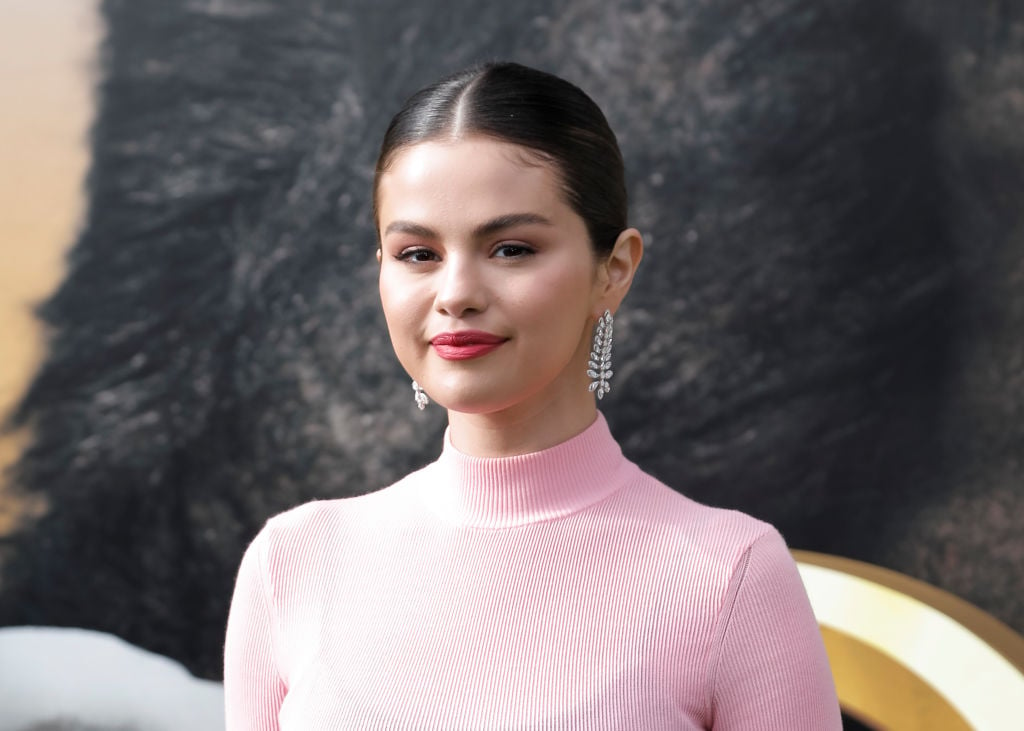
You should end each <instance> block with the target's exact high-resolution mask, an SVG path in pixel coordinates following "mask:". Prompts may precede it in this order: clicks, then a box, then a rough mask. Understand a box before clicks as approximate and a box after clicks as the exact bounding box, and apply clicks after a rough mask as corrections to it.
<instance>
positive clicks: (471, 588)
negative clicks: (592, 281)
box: [224, 415, 841, 731]
mask: <svg viewBox="0 0 1024 731" xmlns="http://www.w3.org/2000/svg"><path fill="white" fill-rule="evenodd" d="M224 689H225V694H226V695H225V701H226V711H227V728H228V729H229V731H265V730H266V731H269V730H270V729H287V730H295V731H298V730H299V729H301V730H302V731H326V730H327V729H331V730H334V729H380V730H387V731H406V730H410V731H411V730H412V729H437V730H443V731H455V730H457V729H517V730H522V731H525V730H527V729H530V730H534V729H535V730H541V729H543V730H544V731H556V730H558V731H562V730H566V731H568V730H569V729H604V730H607V731H623V730H636V731H660V730H662V729H665V730H667V729H678V730H682V729H716V731H717V730H722V729H749V730H756V731H772V730H778V731H802V730H804V729H806V730H807V731H829V730H831V729H840V727H841V726H840V719H839V705H838V703H837V701H836V694H835V689H834V687H833V684H832V677H831V674H830V672H829V667H828V661H827V658H826V656H825V651H824V648H823V646H822V642H821V637H820V635H819V633H818V628H817V625H816V623H815V620H814V616H813V615H812V613H811V608H810V605H809V603H808V601H807V595H806V594H805V592H804V589H803V586H802V584H801V583H800V578H799V575H798V574H797V570H796V566H795V564H794V563H793V559H792V558H791V557H790V554H789V552H788V551H787V549H786V545H785V543H784V542H783V540H782V538H781V537H780V536H779V534H778V532H776V531H775V530H774V529H773V528H772V527H771V526H769V525H767V524H765V523H762V522H760V521H758V520H755V519H753V518H750V517H748V516H746V515H743V514H742V513H738V512H733V511H727V510H719V509H715V508H709V507H706V506H703V505H700V504H698V503H695V502H693V501H692V500H689V499H687V498H685V497H683V496H682V495H679V494H678V493H675V492H673V491H672V490H671V489H670V488H668V487H666V486H665V485H663V484H662V483H660V482H658V481H657V480H655V479H654V478H652V477H650V476H649V475H646V474H644V473H643V472H641V471H640V469H638V468H637V467H636V465H634V464H633V463H631V462H629V461H628V460H626V459H625V458H624V457H623V455H622V452H621V451H620V449H619V446H618V444H617V443H616V442H615V440H614V439H613V438H612V436H611V434H610V432H609V431H608V426H607V424H606V422H605V420H604V418H603V417H602V416H600V415H599V416H598V418H597V421H595V422H594V424H593V425H592V426H591V427H589V428H588V429H587V430H586V431H584V432H583V433H582V434H579V435H578V436H576V437H574V438H572V439H570V440H569V441H567V442H564V443H562V444H559V445H557V446H555V447H552V448H551V449H547V450H544V451H542V452H537V453H534V454H526V455H522V456H516V457H507V458H498V459H480V458H474V457H470V456H467V455H464V454H461V453H459V452H458V451H456V449H455V448H454V447H453V446H452V445H451V444H450V442H449V441H448V439H447V438H446V439H445V446H444V449H443V452H442V454H441V456H440V458H439V459H438V460H437V461H436V462H434V463H433V464H431V465H429V466H427V467H425V468H423V469H422V470H419V471H418V472H415V473H413V474H411V475H409V476H408V477H406V478H405V479H403V480H401V481H400V482H397V483H396V484H394V485H392V486H391V487H388V488H386V489H384V490H380V491H379V492H375V493H371V494H368V495H363V496H361V497H355V498H347V499H341V500H325V501H319V502H313V503H309V504H307V505H303V506H301V507H299V508H296V509H294V510H291V511H289V512H286V513H283V514H281V515H278V516H277V517H275V518H272V519H271V520H270V521H269V522H268V523H267V525H266V526H265V527H264V529H263V530H262V531H261V532H260V534H259V535H258V536H257V537H256V539H255V540H254V541H253V542H252V545H251V546H250V547H249V549H248V551H247V552H246V554H245V557H244V558H243V560H242V565H241V568H240V570H239V574H238V581H237V585H236V587H235V594H234V599H233V601H232V604H231V615H230V618H229V620H228V628H227V639H226V644H225V665H224Z"/></svg>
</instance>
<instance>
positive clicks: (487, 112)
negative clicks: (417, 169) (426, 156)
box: [373, 62, 627, 256]
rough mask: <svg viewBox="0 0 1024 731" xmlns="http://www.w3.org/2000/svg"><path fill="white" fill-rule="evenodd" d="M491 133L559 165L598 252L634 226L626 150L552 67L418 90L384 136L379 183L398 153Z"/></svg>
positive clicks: (482, 72) (488, 67)
mask: <svg viewBox="0 0 1024 731" xmlns="http://www.w3.org/2000/svg"><path fill="white" fill-rule="evenodd" d="M472 135H481V136H486V137H491V138H494V139H496V140H500V141H502V142H510V143H512V144H516V145H520V146H522V147H524V148H527V149H528V150H530V151H531V152H533V153H535V154H537V155H538V156H539V157H540V158H541V159H543V160H544V161H545V162H547V163H549V164H551V165H552V166H553V167H554V169H555V171H556V172H557V173H558V175H559V177H560V179H561V180H560V182H561V185H562V189H563V190H564V192H565V197H566V201H567V202H568V204H569V205H570V206H571V207H572V209H573V210H574V211H575V212H576V213H577V214H578V215H579V216H580V218H582V219H583V221H584V222H585V223H586V226H587V232H588V233H589V235H590V241H591V244H592V245H593V247H594V251H595V252H596V254H597V255H598V256H607V255H608V254H610V253H611V250H612V248H613V246H614V245H615V240H616V239H617V238H618V236H619V234H620V233H621V232H622V231H623V229H625V228H626V226H627V223H626V220H627V200H626V182H625V171H624V169H623V163H622V153H621V152H620V151H619V144H618V142H617V140H616V139H615V133H614V132H612V130H611V127H609V126H608V121H607V120H606V119H605V116H604V114H603V113H602V112H601V109H600V108H599V107H598V106H597V104H595V103H594V101H593V100H592V99H591V98H590V97H589V96H587V95H586V94H585V93H584V92H583V91H582V90H581V89H580V88H579V87H577V86H575V85H574V84H571V83H569V82H568V81H566V80H565V79H562V78H559V77H558V76H554V75H553V74H549V73H546V72H544V71H538V70H537V69H532V68H529V67H527V66H522V65H520V64H517V63H510V62H488V63H483V64H479V65H477V66H473V67H471V68H469V69H466V70H464V71H460V72H458V73H456V74H453V75H451V76H448V77H447V78H444V79H442V80H440V81H438V82H437V83H435V84H431V85H430V86H428V87H426V88H424V89H421V90H420V91H418V92H416V94H414V95H413V96H412V97H410V98H409V100H408V101H407V102H406V103H405V106H404V107H402V109H401V111H399V112H398V114H396V115H395V117H394V119H392V120H391V124H390V125H389V126H388V130H387V132H386V133H385V135H384V142H383V143H382V144H381V151H380V156H379V157H378V158H377V168H376V173H375V176H374V183H373V202H374V213H375V215H376V213H377V211H378V207H377V206H378V188H379V185H380V177H381V174H382V173H384V172H386V171H387V169H388V167H389V166H390V164H391V162H392V161H393V160H394V158H395V155H396V154H398V153H399V152H400V151H401V150H402V149H404V148H406V147H408V146H410V145H415V144H417V143H420V142H427V141H431V140H438V139H458V138H460V137H468V136H472Z"/></svg>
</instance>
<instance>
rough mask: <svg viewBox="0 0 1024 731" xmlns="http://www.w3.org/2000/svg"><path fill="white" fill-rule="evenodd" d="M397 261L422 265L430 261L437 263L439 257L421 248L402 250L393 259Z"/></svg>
mask: <svg viewBox="0 0 1024 731" xmlns="http://www.w3.org/2000/svg"><path fill="white" fill-rule="evenodd" d="M395 258H396V259H398V260H399V261H407V262H411V263H414V264H423V263H426V262H430V261H438V260H439V259H440V257H439V256H438V255H437V254H435V253H434V252H433V251H431V250H430V249H425V248H423V247H421V246H419V247H410V248H408V249H403V250H402V251H400V252H399V253H398V255H397V256H396V257H395Z"/></svg>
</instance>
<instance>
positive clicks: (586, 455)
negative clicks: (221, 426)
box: [224, 63, 840, 731]
mask: <svg viewBox="0 0 1024 731" xmlns="http://www.w3.org/2000/svg"><path fill="white" fill-rule="evenodd" d="M374 204H375V212H376V222H377V227H378V233H379V235H380V249H379V250H378V252H377V258H378V260H379V262H380V295H381V302H382V304H383V307H384V314H385V318H386V320H387V324H388V330H389V332H390V335H391V340H392V343H393V345H394V348H395V352H396V353H397V355H398V358H399V360H400V361H401V363H402V365H403V367H404V368H405V369H406V371H407V372H408V373H409V374H410V375H411V376H412V378H413V393H412V394H411V395H412V396H413V397H414V399H415V403H416V404H417V405H418V406H419V407H420V408H423V407H424V406H425V405H426V403H427V401H428V400H430V399H432V400H433V401H436V402H437V403H438V404H440V405H441V406H443V407H444V408H446V409H447V410H448V418H449V428H448V431H447V433H446V435H445V440H444V445H443V448H442V451H441V455H440V457H439V458H438V460H437V461H436V462H434V463H433V464H431V465H429V466H427V467H425V468H423V469H422V470H420V471H418V472H415V473H413V474H411V475H409V476H407V477H406V478H404V479H403V480H401V481H399V482H398V483H396V484H394V485H392V486H390V487H388V488H386V489H383V490H380V491H378V492H375V493H372V494H368V495H364V496H361V497H357V498H348V499H343V500H328V501H319V502H314V503H311V504H307V505H304V506H302V507H299V508H296V509H294V510H291V511H289V512H287V513H284V514H282V515H279V516H277V517H275V518H273V519H271V520H270V521H269V522H268V523H267V525H266V526H265V528H264V529H263V530H262V531H261V532H260V534H259V535H258V536H257V538H256V539H255V540H254V541H253V543H252V545H251V546H250V547H249V549H248V551H247V552H246V555H245V558H244V559H243V561H242V565H241V568H240V571H239V576H238V582H237V585H236V589H235V595H234V600H233V602H232V607H231V616H230V619H229V622H228V631H227V640H226V646H225V672H224V675H225V678H224V682H225V692H226V708H227V717H228V728H229V729H238V730H241V729H246V730H247V731H251V730H252V729H278V728H281V729H304V730H306V731H313V730H314V729H389V730H396V729H446V730H448V729H505V728H508V729H513V728H514V729H551V730H554V729H642V730H644V731H651V730H655V729H716V730H720V729H759V730H766V729H779V730H780V731H781V730H783V729H784V730H785V731H796V730H799V729H808V730H812V729H813V731H821V730H822V729H838V728H840V722H839V710H838V704H837V702H836V696H835V690H834V688H833V686H832V680H831V676H830V673H829V669H828V663H827V659H826V656H825V653H824V649H823V647H822V643H821V639H820V636H819V634H818V630H817V625H816V624H815V621H814V617H813V615H812V613H811V610H810V606H809V604H808V601H807V597H806V594H805V593H804V590H803V587H802V585H801V583H800V579H799V575H798V574H797V571H796V568H795V565H794V563H793V560H792V558H791V557H790V555H789V553H788V551H787V549H786V546H785V544H784V542H783V540H782V538H781V537H780V536H779V534H778V533H777V532H776V531H775V530H774V529H773V528H772V527H771V526H769V525H767V524H765V523H762V522H760V521H757V520H755V519H753V518H750V517H748V516H746V515H743V514H741V513H737V512H733V511H725V510H718V509H714V508H709V507H705V506H702V505H699V504H697V503H694V502H693V501H691V500H689V499H687V498H686V497H683V496H682V495H679V494H678V493H676V492H674V491H672V490H671V489H669V488H668V487H666V486H665V485H663V484H661V483H660V482H658V481H657V480H655V479H654V478H652V477H650V476H648V475H646V474H644V473H643V472H641V471H640V469H639V468H637V467H636V466H635V465H634V464H632V463H631V462H629V461H628V460H626V459H625V458H624V457H623V456H622V453H621V451H620V449H619V447H618V445H617V444H616V442H615V440H614V439H613V438H612V436H611V434H610V433H609V430H608V426H607V424H606V422H605V420H604V418H603V417H602V416H601V414H600V413H599V412H598V411H597V409H596V398H601V397H603V395H604V394H605V392H606V391H607V390H608V388H609V387H610V386H611V383H612V379H613V369H612V367H611V364H610V362H609V361H610V349H611V342H612V327H613V325H612V315H613V314H614V313H615V312H616V311H617V310H618V307H619V305H620V303H621V302H622V300H623V298H624V297H625V296H626V293H627V292H628V290H629V287H630V284H631V282H632V280H633V275H634V273H635V272H636V268H637V266H638V264H639V263H640V259H641V256H642V253H643V242H642V240H641V236H640V234H639V232H638V231H637V230H636V229H633V228H629V227H628V226H627V225H626V192H625V184H624V174H623V166H622V159H621V155H620V153H619V150H618V146H617V143H616V141H615V137H614V134H613V133H612V132H611V130H610V129H609V127H608V125H607V122H606V121H605V119H604V116H603V115H602V113H601V111H600V110H599V109H598V108H597V106H596V105H595V104H594V103H593V102H592V101H591V100H590V99H589V98H588V97H587V96H586V95H585V94H584V93H583V92H582V91H580V90H579V89H577V88H576V87H575V86H573V85H571V84H569V83H568V82H566V81H563V80H561V79H559V78H557V77H554V76H551V75H548V74H544V73H541V72H539V71H534V70H532V69H528V68H525V67H522V66H518V65H515V64H507V63H499V64H487V65H482V66H478V67H475V68H472V69H470V70H468V71H465V72H463V73H460V74H457V75H455V76H452V77H450V78H448V79H445V80H443V81H441V82H439V83H437V84H435V85H433V86H431V87H429V88H427V89H424V90H423V91H421V92H419V93H418V94H416V95H415V96H414V97H412V99H410V100H409V102H407V104H406V106H405V108H403V109H402V111H401V112H399V114H398V115H397V116H396V117H395V119H394V120H393V121H392V123H391V126H390V127H389V129H388V131H387V134H386V136H385V139H384V143H383V146H382V150H381V154H380V158H379V160H378V165H377V172H376V180H375V184H374Z"/></svg>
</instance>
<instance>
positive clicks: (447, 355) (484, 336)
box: [430, 330, 508, 360]
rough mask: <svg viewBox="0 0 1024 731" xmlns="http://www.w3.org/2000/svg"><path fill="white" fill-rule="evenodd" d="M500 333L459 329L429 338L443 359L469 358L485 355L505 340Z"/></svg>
mask: <svg viewBox="0 0 1024 731" xmlns="http://www.w3.org/2000/svg"><path fill="white" fill-rule="evenodd" d="M507 340H508V338H503V337H501V336H500V335H493V334H491V333H488V332H483V331H482V330H460V331H459V332H451V333H440V334H439V335H435V336H434V337H433V338H431V340H430V344H431V345H433V346H434V351H435V352H436V353H437V354H438V355H439V356H441V357H442V358H444V359H445V360H469V359H470V358H479V357H480V356H482V355H487V354H488V353H490V352H491V351H492V350H495V349H497V348H499V347H501V345H502V344H503V343H504V342H505V341H507Z"/></svg>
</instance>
